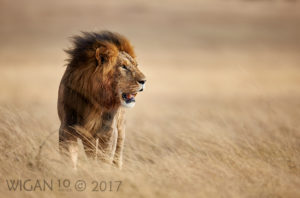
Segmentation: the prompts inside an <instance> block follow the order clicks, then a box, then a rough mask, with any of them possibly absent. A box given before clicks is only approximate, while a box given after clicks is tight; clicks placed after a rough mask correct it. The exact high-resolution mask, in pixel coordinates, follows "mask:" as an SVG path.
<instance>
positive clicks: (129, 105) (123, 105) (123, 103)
mask: <svg viewBox="0 0 300 198" xmlns="http://www.w3.org/2000/svg"><path fill="white" fill-rule="evenodd" d="M121 105H122V107H125V108H132V107H134V105H135V102H134V101H132V102H129V103H127V102H125V101H124V100H122V102H121Z"/></svg>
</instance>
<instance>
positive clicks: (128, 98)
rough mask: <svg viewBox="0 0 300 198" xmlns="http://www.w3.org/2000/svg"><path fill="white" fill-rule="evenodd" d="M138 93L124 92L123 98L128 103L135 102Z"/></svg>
mask: <svg viewBox="0 0 300 198" xmlns="http://www.w3.org/2000/svg"><path fill="white" fill-rule="evenodd" d="M135 96H136V93H133V94H132V93H122V99H123V100H124V101H125V102H126V104H129V103H132V102H135V98H134V97H135Z"/></svg>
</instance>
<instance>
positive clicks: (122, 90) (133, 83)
mask: <svg viewBox="0 0 300 198" xmlns="http://www.w3.org/2000/svg"><path fill="white" fill-rule="evenodd" d="M116 62H117V64H116V67H117V68H116V71H117V72H118V85H117V87H118V91H119V97H120V101H121V104H122V106H124V107H128V108H131V107H133V106H134V105H135V96H136V95H137V92H141V91H143V90H144V89H145V83H146V77H145V75H144V74H143V73H142V72H141V71H140V70H139V68H138V65H137V62H136V60H135V59H133V58H132V57H131V56H130V55H129V54H127V53H126V52H123V51H122V52H119V55H118V58H117V61H116Z"/></svg>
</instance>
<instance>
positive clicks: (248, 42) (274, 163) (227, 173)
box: [0, 0, 300, 197]
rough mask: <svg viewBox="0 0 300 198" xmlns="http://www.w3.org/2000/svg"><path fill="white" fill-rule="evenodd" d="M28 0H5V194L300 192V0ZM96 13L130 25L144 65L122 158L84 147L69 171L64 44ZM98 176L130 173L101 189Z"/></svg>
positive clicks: (1, 77) (0, 131) (1, 116)
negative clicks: (62, 89)
mask: <svg viewBox="0 0 300 198" xmlns="http://www.w3.org/2000/svg"><path fill="white" fill-rule="evenodd" d="M29 2H30V3H29V4H28V5H27V4H26V5H25V4H24V5H22V3H21V2H20V5H19V4H18V6H16V5H13V4H12V3H9V2H8V1H3V2H2V3H3V7H2V10H1V11H2V12H1V15H2V17H1V20H0V22H1V25H2V27H3V31H1V44H2V45H1V47H0V55H1V59H0V90H1V95H0V153H1V155H0V160H1V165H0V174H1V179H0V191H1V195H0V196H1V197H84V196H86V197H96V196H97V197H99V196H103V197H299V196H300V190H299V186H300V153H299V152H300V133H299V132H300V131H299V127H300V124H299V120H300V111H299V107H300V90H299V83H300V69H299V64H300V58H299V49H300V48H299V40H300V39H299V31H300V29H299V27H300V24H299V21H300V20H299V19H300V15H299V12H298V7H299V4H298V3H297V2H294V3H293V2H290V1H262V2H260V1H242V2H237V1H228V2H227V3H224V2H217V3H216V2H214V3H211V1H201V2H194V1H186V2H185V3H184V5H183V4H181V3H179V2H177V3H178V4H176V5H175V4H172V6H170V4H169V2H168V1H166V2H162V3H159V2H156V1H153V2H151V3H150V2H143V3H139V2H134V1H130V2H127V3H123V4H117V3H113V2H111V3H107V2H106V3H101V6H100V4H99V2H95V1H85V2H84V3H83V2H80V3H79V2H76V3H70V2H68V1H67V0H64V1H61V2H60V3H58V1H57V2H56V1H54V3H48V4H46V5H44V4H41V3H38V2H37V1H33V0H31V1H29ZM14 6H16V8H15V9H12V8H13V7H14ZM68 6H70V10H68V11H66V7H68ZM222 6H223V7H222ZM221 7H222V8H221ZM241 8H243V10H242V11H241ZM99 10H101V12H98V11H99ZM16 13H18V14H16ZM121 13H122V14H121ZM4 18H6V19H8V18H9V20H7V21H5V20H4ZM20 18H22V19H24V21H22V23H20V22H19V19H20ZM99 19H101V20H99ZM45 23H47V24H48V25H45ZM124 24H126V25H124ZM95 26H96V27H97V28H98V29H103V27H104V28H105V29H113V30H116V31H119V32H121V33H123V34H125V35H127V36H128V37H129V38H130V39H131V40H132V41H133V43H134V44H135V46H136V50H137V54H138V59H139V62H140V65H141V69H142V71H144V73H145V74H147V77H148V81H147V88H146V91H145V92H144V93H142V94H140V95H139V96H138V98H137V105H136V107H135V108H134V109H131V110H129V111H128V119H127V133H126V135H127V137H126V143H125V153H124V154H125V156H124V168H123V170H121V171H120V170H117V169H114V168H112V167H110V166H107V165H106V164H103V163H101V162H97V161H90V160H88V159H86V157H85V155H84V153H83V151H82V149H81V151H80V159H79V167H78V170H77V171H74V170H73V169H71V168H69V167H70V165H69V162H68V161H67V160H65V159H62V158H61V156H60V155H59V154H58V151H57V149H58V148H57V139H58V133H57V132H58V127H59V122H58V118H57V113H56V99H57V89H58V83H59V80H60V78H61V75H62V73H63V70H64V68H63V67H62V65H63V64H64V58H65V54H64V53H63V52H62V50H61V49H62V48H65V47H66V46H68V43H67V40H66V37H67V36H70V35H71V34H74V32H78V31H79V30H91V29H95V28H94V27H95ZM18 32H21V33H22V34H18ZM6 179H22V180H23V181H24V180H25V179H32V180H34V179H46V180H53V182H54V190H53V191H46V192H39V191H35V192H24V191H19V190H18V192H10V191H9V190H8V188H7V184H6ZM58 179H61V180H63V179H69V180H70V181H71V187H72V191H71V192H62V191H59V189H58V186H57V185H58ZM78 179H84V180H85V181H86V182H87V189H86V190H85V191H84V192H77V191H76V190H75V188H74V183H75V182H76V180H78ZM93 180H97V181H99V182H100V181H108V182H109V181H118V180H121V181H122V184H121V186H120V189H119V191H118V192H92V187H93V186H95V185H94V184H92V181H93ZM114 187H115V186H114Z"/></svg>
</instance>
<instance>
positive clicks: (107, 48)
mask: <svg viewBox="0 0 300 198" xmlns="http://www.w3.org/2000/svg"><path fill="white" fill-rule="evenodd" d="M117 55H118V49H117V47H116V46H114V45H112V44H110V43H102V44H101V46H100V47H98V48H97V49H96V54H95V56H96V59H97V61H98V66H100V65H102V64H104V63H106V62H107V63H109V65H111V64H112V63H113V62H115V61H116V58H117Z"/></svg>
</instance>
